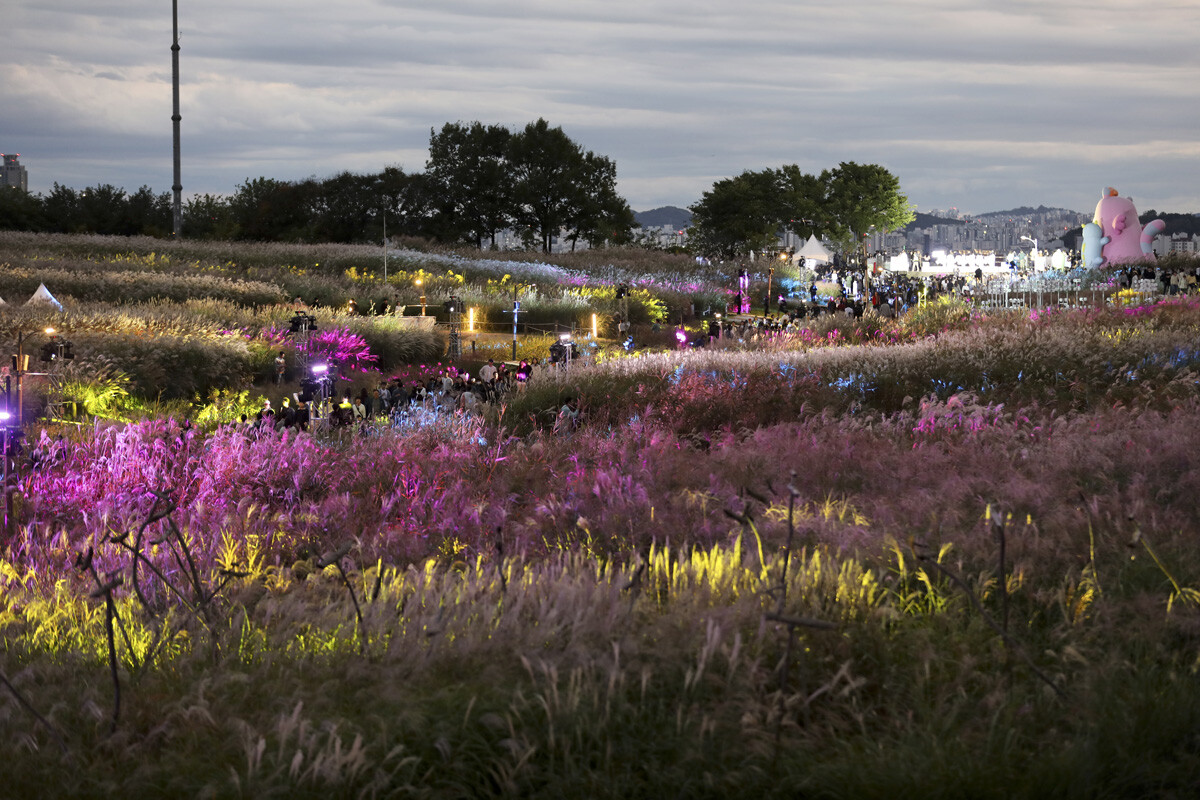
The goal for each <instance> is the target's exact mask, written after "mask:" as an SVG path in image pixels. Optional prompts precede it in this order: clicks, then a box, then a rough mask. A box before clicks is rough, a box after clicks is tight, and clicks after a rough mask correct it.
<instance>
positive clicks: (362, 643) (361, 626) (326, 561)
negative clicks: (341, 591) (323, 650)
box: [317, 544, 367, 655]
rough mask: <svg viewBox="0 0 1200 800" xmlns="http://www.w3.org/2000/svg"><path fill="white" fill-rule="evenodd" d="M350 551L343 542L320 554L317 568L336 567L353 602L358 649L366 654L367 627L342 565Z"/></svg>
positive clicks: (347, 545)
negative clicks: (339, 545)
mask: <svg viewBox="0 0 1200 800" xmlns="http://www.w3.org/2000/svg"><path fill="white" fill-rule="evenodd" d="M349 552H350V545H349V544H344V545H342V546H341V547H339V548H338V549H337V550H334V551H333V552H332V553H326V554H325V555H323V556H321V560H320V561H318V562H317V568H318V569H325V567H337V571H338V574H339V575H341V576H342V583H344V584H345V585H346V591H348V592H349V593H350V602H352V603H353V604H354V616H355V617H356V618H357V619H358V632H357V638H358V650H359V653H361V654H362V655H366V654H367V627H366V623H365V622H363V615H362V608H361V607H360V606H359V605H358V596H357V595H356V594H355V593H354V586H352V585H351V583H350V578H349V576H347V575H346V570H345V569H344V568H343V567H342V559H343V558H345V557H346V554H347V553H349Z"/></svg>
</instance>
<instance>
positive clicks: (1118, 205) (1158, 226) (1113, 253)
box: [1085, 187, 1167, 264]
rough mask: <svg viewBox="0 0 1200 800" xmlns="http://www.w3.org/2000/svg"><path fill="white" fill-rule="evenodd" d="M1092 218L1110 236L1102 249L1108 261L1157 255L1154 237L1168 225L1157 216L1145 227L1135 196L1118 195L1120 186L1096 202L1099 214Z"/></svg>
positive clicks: (1133, 259)
mask: <svg viewBox="0 0 1200 800" xmlns="http://www.w3.org/2000/svg"><path fill="white" fill-rule="evenodd" d="M1092 222H1094V223H1096V224H1097V225H1099V226H1100V233H1101V236H1102V237H1107V238H1108V243H1107V244H1105V245H1104V249H1103V251H1102V252H1103V255H1104V261H1103V263H1105V264H1121V263H1125V262H1128V261H1145V260H1146V259H1148V258H1153V256H1152V255H1151V253H1153V251H1154V250H1153V248H1154V237H1155V236H1157V235H1158V234H1160V233H1162V232H1163V229H1164V228H1166V227H1167V224H1166V223H1165V222H1163V221H1162V220H1161V219H1156V220H1151V221H1150V222H1149V223H1147V224H1146V227H1145V228H1143V227H1142V223H1141V222H1139V221H1138V215H1137V209H1135V208H1134V207H1133V199H1132V198H1129V197H1120V196H1118V195H1117V190H1116V189H1113V188H1111V187H1110V188H1109V189H1108V190H1107V192H1106V193H1105V194H1104V196H1103V197H1101V198H1100V202H1099V203H1097V204H1096V216H1095V218H1094V219H1093V220H1092ZM1085 260H1086V257H1085Z"/></svg>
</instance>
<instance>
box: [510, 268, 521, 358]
mask: <svg viewBox="0 0 1200 800" xmlns="http://www.w3.org/2000/svg"><path fill="white" fill-rule="evenodd" d="M512 311H513V354H512V357H513V361H516V360H517V314H519V313H521V301H520V300H518V299H517V285H516V284H515V283H514V284H513V309H512Z"/></svg>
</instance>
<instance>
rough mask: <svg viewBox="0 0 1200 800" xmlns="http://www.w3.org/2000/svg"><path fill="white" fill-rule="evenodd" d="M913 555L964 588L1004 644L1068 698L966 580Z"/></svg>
mask: <svg viewBox="0 0 1200 800" xmlns="http://www.w3.org/2000/svg"><path fill="white" fill-rule="evenodd" d="M913 555H915V556H916V558H917V560H918V561H923V562H925V563H927V564H931V565H933V567H934V569H936V570H937V571H938V572H941V573H942V574H943V575H945V576H946V577H947V578H949V579H950V581H951V583H953V584H954V585H955V586H957V587H959V588H960V589H962V590H963V594H965V595H966V596H967V599H968V600H970V601H971V606H972V607H973V608H974V609H975V610H976V611H978V612H979V616H980V617H982V618H983V621H984V622H986V623H987V625H988V627H989V628H991V629H992V630H993V631H995V632H996V635H998V636H999V637H1000V640H1001V641H1003V642H1004V645H1005V646H1006V647H1008V648H1009V649H1010V650H1011V651H1012V652H1015V653H1016V654H1017V655H1019V656H1021V658H1022V660H1024V662H1025V664H1026V665H1027V666H1028V667H1029V669H1030V671H1032V672H1033V674H1034V675H1036V676H1037V677H1038V678H1039V679H1040V680H1042V681H1043V682H1044V683H1045V684H1046V685H1047V686H1049V687H1050V688H1051V689H1053V690H1054V693H1055V694H1056V695H1058V696H1059V698H1060V699H1063V700H1065V699H1066V697H1067V696H1066V694H1065V693H1064V692H1063V690H1062V689H1060V688H1058V686H1057V685H1055V683H1054V681H1052V680H1051V679H1050V677H1049V676H1048V675H1046V673H1044V672H1042V671H1041V670H1040V669H1038V667H1037V665H1036V664H1034V663H1033V659H1032V658H1030V657H1029V654H1028V653H1026V652H1025V650H1024V649H1023V648H1022V647H1021V646H1020V645H1019V644H1017V642H1015V641H1013V639H1012V638H1011V637H1010V636H1009V635H1008V634H1007V633H1005V632H1004V629H1003V628H1001V627H1000V625H999V624H997V623H996V621H995V620H994V619H992V618H991V617H990V616H988V613H987V612H986V611H985V610H984V608H983V604H982V603H980V602H979V598H978V597H976V596H975V593H974V592H972V591H971V587H969V586H967V584H966V581H964V580H963V579H962V578H960V577H959V576H958V575H955V574H954V572H952V571H951V570H949V569H947V568H946V567H943V566H942V565H941V564H939V563H938V562H937V559H935V558H930V557H929V556H927V555H921V554H920V553H918V552H917V551H916V550H914V551H913Z"/></svg>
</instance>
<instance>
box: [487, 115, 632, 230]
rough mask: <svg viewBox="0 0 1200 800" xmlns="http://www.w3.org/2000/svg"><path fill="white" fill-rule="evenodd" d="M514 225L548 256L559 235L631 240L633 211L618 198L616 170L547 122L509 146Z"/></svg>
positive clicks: (517, 135)
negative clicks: (629, 236) (629, 237)
mask: <svg viewBox="0 0 1200 800" xmlns="http://www.w3.org/2000/svg"><path fill="white" fill-rule="evenodd" d="M508 163H509V170H510V173H509V174H510V178H511V180H512V185H513V194H512V198H513V201H514V221H515V223H516V225H517V226H518V227H519V228H520V229H521V230H522V232H523V234H524V237H525V239H526V241H527V242H528V243H530V244H532V243H533V242H534V241H536V242H537V243H538V245H539V246H540V248H541V250H542V251H543V252H546V253H548V252H550V245H551V244H552V243H553V240H554V238H555V237H556V236H558V235H560V233H565V235H566V236H567V237H568V238H570V239H571V240H572V242H574V241H576V240H578V239H579V238H581V237H582V238H584V239H586V240H588V241H590V242H593V243H600V242H603V241H607V240H612V239H617V240H622V239H627V238H628V235H629V229H630V228H631V227H632V225H633V212H632V211H630V209H629V205H628V204H627V203H626V202H625V201H624V200H623V199H621V198H620V197H619V196H618V195H617V193H616V169H617V168H616V165H615V164H614V163H613V162H612V161H611V160H610V159H608V158H606V157H604V156H598V155H596V154H595V153H592V152H591V151H586V152H585V151H584V150H583V148H581V147H580V146H579V145H578V144H576V143H575V142H574V141H572V139H571V137H569V136H567V134H566V133H564V132H563V129H562V128H551V127H550V124H549V123H548V122H546V120H544V119H539V120H538V121H537V122H531V123H529V124H528V125H526V126H525V129H524V130H523V131H520V132H518V133H515V134H513V137H512V139H511V140H510V142H509V147H508Z"/></svg>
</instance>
